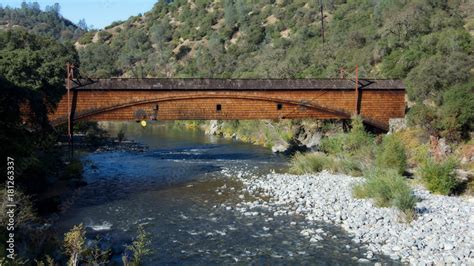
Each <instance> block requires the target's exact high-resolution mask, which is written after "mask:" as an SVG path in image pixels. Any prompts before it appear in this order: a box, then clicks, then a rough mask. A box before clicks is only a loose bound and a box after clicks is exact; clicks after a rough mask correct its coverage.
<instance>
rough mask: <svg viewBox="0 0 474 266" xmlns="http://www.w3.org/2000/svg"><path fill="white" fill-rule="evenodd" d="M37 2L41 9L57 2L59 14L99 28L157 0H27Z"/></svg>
mask: <svg viewBox="0 0 474 266" xmlns="http://www.w3.org/2000/svg"><path fill="white" fill-rule="evenodd" d="M22 2H23V1H22V0H1V1H0V3H1V5H2V6H3V7H6V6H10V7H20V6H21V3H22ZM26 2H38V3H39V4H40V6H41V9H42V10H44V8H45V7H46V6H50V5H53V4H54V3H59V5H61V15H62V16H63V17H65V18H67V19H69V20H70V21H72V22H74V23H77V22H79V20H80V19H83V18H84V19H85V20H86V23H87V25H93V26H94V28H96V29H100V28H103V27H105V26H107V25H110V24H111V23H112V22H114V21H117V20H125V19H127V18H129V17H130V16H136V15H138V14H139V13H142V14H143V13H145V12H146V11H149V10H151V8H152V7H153V5H154V4H155V3H156V2H157V0H29V1H28V0H27V1H26Z"/></svg>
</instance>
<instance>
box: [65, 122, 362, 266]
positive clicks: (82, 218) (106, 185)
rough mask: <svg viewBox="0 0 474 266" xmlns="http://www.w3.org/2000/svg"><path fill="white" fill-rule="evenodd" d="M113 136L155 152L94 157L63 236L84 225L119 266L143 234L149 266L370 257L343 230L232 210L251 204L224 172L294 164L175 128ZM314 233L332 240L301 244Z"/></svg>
mask: <svg viewBox="0 0 474 266" xmlns="http://www.w3.org/2000/svg"><path fill="white" fill-rule="evenodd" d="M106 129H107V130H108V131H109V132H110V133H111V135H115V134H116V133H117V132H118V131H119V130H120V129H123V130H124V131H125V134H126V137H127V138H129V139H134V140H136V141H139V142H141V143H144V144H146V145H148V146H149V147H150V149H149V150H148V151H145V152H137V153H134V152H105V153H93V154H90V155H88V156H86V157H85V158H84V160H86V161H88V162H89V163H88V165H87V167H86V170H85V179H86V181H87V182H88V185H87V186H86V187H84V188H83V189H82V192H81V197H80V200H78V201H77V202H76V203H75V205H74V206H73V207H72V208H71V209H69V210H68V211H67V212H66V213H65V214H64V215H63V216H62V217H61V219H60V220H61V221H60V224H58V225H57V226H56V227H58V228H59V229H58V231H59V232H58V233H59V234H63V233H64V232H65V231H67V230H68V229H69V228H71V227H72V226H73V225H74V224H79V223H81V222H82V223H84V224H85V225H86V226H87V228H88V237H90V238H94V237H95V235H97V234H98V235H100V236H101V238H102V239H103V240H104V241H105V243H108V244H109V245H110V247H111V248H112V249H113V252H114V254H116V256H115V258H114V260H116V261H118V262H119V261H120V253H121V252H122V251H123V245H124V244H126V243H129V242H130V239H131V238H132V237H133V236H134V235H135V233H136V229H137V226H138V225H139V224H141V225H144V226H145V230H146V231H148V232H149V233H151V234H152V245H153V249H154V254H153V255H151V256H148V257H147V258H146V261H145V264H147V265H156V264H189V265H194V264H205V265H208V264H229V263H239V262H244V263H249V262H253V263H258V264H261V263H263V264H267V263H271V264H273V263H279V264H281V263H283V264H288V263H292V264H294V263H297V264H301V263H306V264H314V263H317V264H348V263H355V262H356V260H357V259H358V258H360V257H362V256H363V255H362V253H363V250H362V249H361V248H360V247H359V246H357V245H355V244H353V243H351V241H350V238H349V237H348V236H347V235H346V234H345V233H344V232H342V231H341V230H340V229H339V228H338V227H335V226H332V225H329V224H324V223H314V222H312V223H308V222H306V221H305V220H303V219H302V217H299V216H288V217H282V216H276V217H273V214H272V213H269V212H268V211H264V210H257V215H254V216H245V215H243V214H241V213H240V212H238V211H235V210H234V209H233V207H232V206H236V205H238V204H240V202H241V201H242V199H241V197H242V196H241V195H242V193H243V192H242V191H241V184H240V183H239V182H237V181H236V180H234V179H233V178H232V177H227V176H225V175H224V174H223V173H222V172H221V170H226V171H230V172H235V173H240V174H242V173H245V174H246V175H263V174H265V173H268V172H270V171H283V170H285V168H286V167H287V158H285V157H282V156H277V155H274V154H272V153H271V152H270V151H269V150H268V149H265V148H262V147H258V146H254V145H251V144H244V143H239V142H236V141H232V140H225V139H222V138H218V137H212V136H206V135H204V134H203V133H202V132H200V131H190V130H182V129H179V128H176V127H172V126H168V125H166V124H156V125H152V126H149V127H147V128H141V127H140V126H139V125H137V124H135V123H123V124H119V123H110V124H106ZM224 187H225V188H226V189H225V190H222V188H224ZM217 190H219V191H223V192H219V193H217V192H216V191H217ZM239 196H240V197H239ZM305 228H322V229H323V230H324V231H326V232H328V236H326V239H325V240H323V241H320V242H317V243H311V242H309V241H308V239H306V238H303V237H301V235H300V232H301V230H303V229H305ZM349 245H350V246H349Z"/></svg>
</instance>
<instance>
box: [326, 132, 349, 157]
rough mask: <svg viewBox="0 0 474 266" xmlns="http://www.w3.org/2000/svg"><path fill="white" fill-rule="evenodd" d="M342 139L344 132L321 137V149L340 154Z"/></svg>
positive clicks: (342, 149)
mask: <svg viewBox="0 0 474 266" xmlns="http://www.w3.org/2000/svg"><path fill="white" fill-rule="evenodd" d="M344 139H345V135H344V134H336V135H333V136H330V137H326V138H323V139H321V145H320V146H321V151H323V152H325V153H327V154H332V155H338V154H342V153H343V151H344Z"/></svg>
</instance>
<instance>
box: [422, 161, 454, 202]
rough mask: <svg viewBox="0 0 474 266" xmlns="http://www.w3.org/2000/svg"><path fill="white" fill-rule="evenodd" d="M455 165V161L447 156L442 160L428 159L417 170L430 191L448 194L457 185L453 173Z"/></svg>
mask: <svg viewBox="0 0 474 266" xmlns="http://www.w3.org/2000/svg"><path fill="white" fill-rule="evenodd" d="M456 166H457V162H456V160H455V159H453V158H448V159H446V160H445V161H442V162H436V161H434V160H432V159H430V160H427V161H426V162H425V163H424V164H423V165H422V166H421V167H420V168H419V169H418V171H419V175H420V176H421V178H422V180H423V181H424V182H425V185H426V187H427V188H428V189H429V190H430V191H431V192H435V193H440V194H443V195H449V194H451V193H453V192H454V190H455V189H456V187H457V186H458V185H459V183H458V181H457V180H456V176H455V173H454V170H455V168H456Z"/></svg>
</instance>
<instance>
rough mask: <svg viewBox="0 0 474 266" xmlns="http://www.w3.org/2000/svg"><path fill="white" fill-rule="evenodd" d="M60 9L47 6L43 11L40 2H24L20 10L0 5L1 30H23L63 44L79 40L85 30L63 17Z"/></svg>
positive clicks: (56, 6)
mask: <svg viewBox="0 0 474 266" xmlns="http://www.w3.org/2000/svg"><path fill="white" fill-rule="evenodd" d="M60 9H61V7H60V5H59V4H55V5H52V6H46V7H45V8H44V11H43V10H41V7H40V5H39V4H38V2H31V3H27V2H23V3H22V5H21V7H20V8H10V7H8V6H7V7H2V6H1V5H0V30H1V29H3V30H7V29H13V28H23V29H26V30H28V31H29V32H31V33H34V34H39V35H43V36H46V37H51V38H54V39H56V40H59V41H61V42H65V41H75V40H77V38H79V37H80V36H82V34H84V33H85V29H83V28H80V27H78V26H77V25H75V24H74V23H72V22H71V21H69V20H68V19H66V18H64V17H62V16H61V14H60ZM83 24H84V25H83V26H84V28H85V27H86V26H85V23H83Z"/></svg>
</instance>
